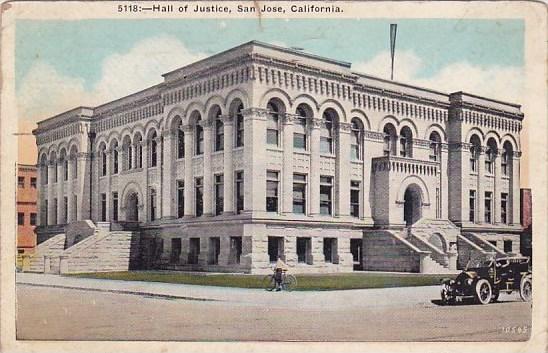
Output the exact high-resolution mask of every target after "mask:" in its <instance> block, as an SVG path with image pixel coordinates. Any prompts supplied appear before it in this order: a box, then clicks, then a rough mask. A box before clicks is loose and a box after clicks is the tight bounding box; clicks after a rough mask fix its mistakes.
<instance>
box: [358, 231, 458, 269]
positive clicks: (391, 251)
mask: <svg viewBox="0 0 548 353" xmlns="http://www.w3.org/2000/svg"><path fill="white" fill-rule="evenodd" d="M363 240H364V252H363V257H364V258H363V263H364V270H366V271H397V272H420V273H449V272H452V271H451V270H449V268H448V266H447V265H444V260H443V256H442V254H443V252H441V251H440V250H439V249H436V248H435V247H433V246H432V245H430V244H428V243H427V242H424V241H422V240H421V239H420V238H417V237H408V236H407V229H406V230H403V231H401V232H399V231H394V230H376V231H368V232H366V233H365V234H364V239H363ZM438 252H439V253H438Z"/></svg>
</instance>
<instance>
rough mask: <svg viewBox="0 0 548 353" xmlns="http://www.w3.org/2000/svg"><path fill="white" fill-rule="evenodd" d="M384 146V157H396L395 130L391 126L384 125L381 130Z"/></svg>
mask: <svg viewBox="0 0 548 353" xmlns="http://www.w3.org/2000/svg"><path fill="white" fill-rule="evenodd" d="M383 133H384V144H383V151H384V155H385V156H395V155H396V128H395V127H394V125H392V124H386V125H385V126H384V129H383Z"/></svg>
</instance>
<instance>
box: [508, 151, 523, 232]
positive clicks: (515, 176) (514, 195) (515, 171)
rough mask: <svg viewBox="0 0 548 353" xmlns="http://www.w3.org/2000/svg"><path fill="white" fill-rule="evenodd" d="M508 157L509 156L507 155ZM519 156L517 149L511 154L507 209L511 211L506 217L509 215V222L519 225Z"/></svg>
mask: <svg viewBox="0 0 548 353" xmlns="http://www.w3.org/2000/svg"><path fill="white" fill-rule="evenodd" d="M509 157H510V156H509ZM520 157H521V152H519V151H515V152H514V153H513V155H512V167H511V168H512V175H511V178H512V179H511V180H510V182H511V184H510V185H509V186H510V190H511V195H509V200H508V201H509V203H510V205H509V206H510V207H509V209H508V210H509V211H510V212H511V214H510V212H508V217H510V215H511V218H509V221H510V222H509V223H511V224H513V225H520V223H521V219H520V213H521V212H520V211H521V209H520V208H521V203H520V202H521V200H520V189H519V171H520V161H521V159H520Z"/></svg>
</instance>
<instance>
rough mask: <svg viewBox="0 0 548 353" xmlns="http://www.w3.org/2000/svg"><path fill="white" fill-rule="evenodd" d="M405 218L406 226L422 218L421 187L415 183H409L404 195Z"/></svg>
mask: <svg viewBox="0 0 548 353" xmlns="http://www.w3.org/2000/svg"><path fill="white" fill-rule="evenodd" d="M403 200H404V204H403V220H404V221H405V225H406V226H410V225H412V224H413V223H415V222H416V221H418V220H419V219H420V218H421V215H422V212H421V211H422V209H421V208H422V197H421V191H420V188H419V187H418V186H417V185H415V184H412V185H409V186H408V187H407V189H406V190H405V194H404V196H403Z"/></svg>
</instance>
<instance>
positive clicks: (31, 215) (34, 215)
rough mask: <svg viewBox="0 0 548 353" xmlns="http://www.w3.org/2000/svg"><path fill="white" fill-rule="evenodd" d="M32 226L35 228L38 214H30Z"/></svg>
mask: <svg viewBox="0 0 548 353" xmlns="http://www.w3.org/2000/svg"><path fill="white" fill-rule="evenodd" d="M30 225H31V226H35V225H36V213H31V214H30Z"/></svg>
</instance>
